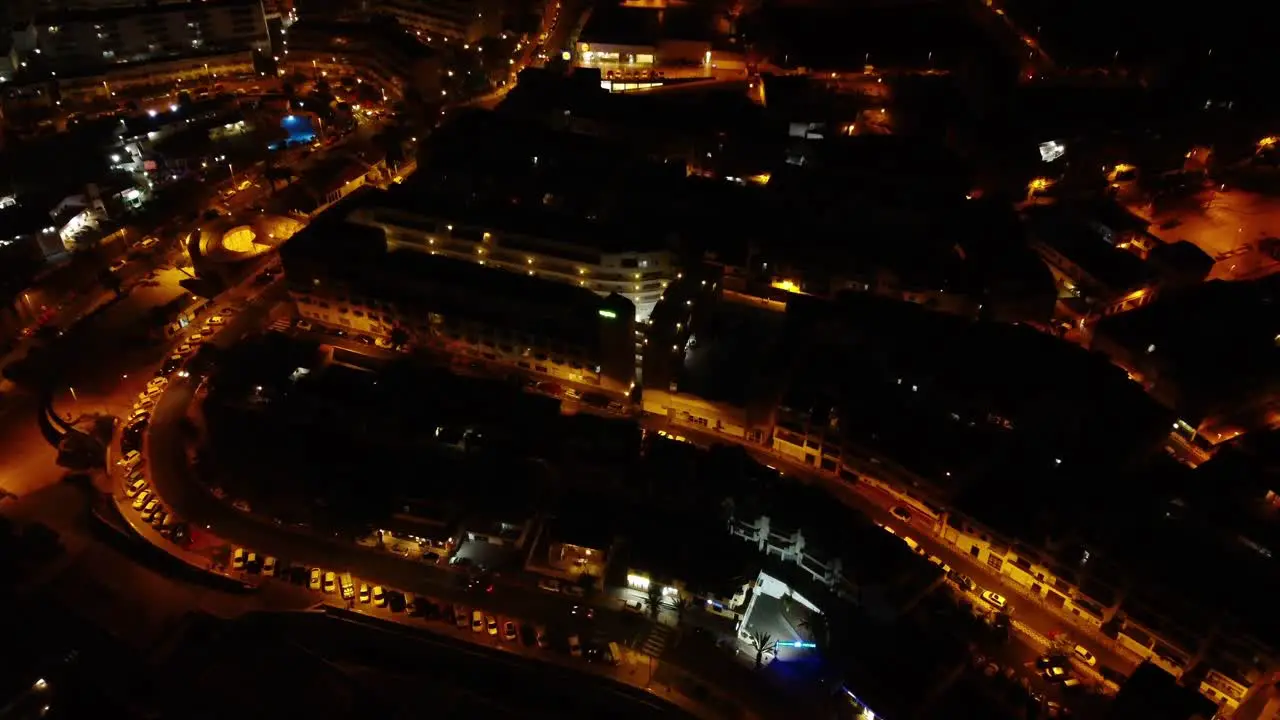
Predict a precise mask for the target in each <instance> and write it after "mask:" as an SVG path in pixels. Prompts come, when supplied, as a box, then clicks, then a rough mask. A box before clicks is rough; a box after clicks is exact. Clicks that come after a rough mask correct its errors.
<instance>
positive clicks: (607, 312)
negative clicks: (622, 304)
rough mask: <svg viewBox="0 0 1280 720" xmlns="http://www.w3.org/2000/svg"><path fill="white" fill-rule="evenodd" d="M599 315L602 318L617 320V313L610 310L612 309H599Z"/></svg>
mask: <svg viewBox="0 0 1280 720" xmlns="http://www.w3.org/2000/svg"><path fill="white" fill-rule="evenodd" d="M600 317H602V318H609V319H610V320H617V319H618V313H616V312H614V311H612V310H601V311H600Z"/></svg>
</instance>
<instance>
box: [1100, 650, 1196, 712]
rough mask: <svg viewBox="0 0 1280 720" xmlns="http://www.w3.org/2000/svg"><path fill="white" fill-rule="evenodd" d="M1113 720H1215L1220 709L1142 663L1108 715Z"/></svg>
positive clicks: (1119, 694) (1121, 691)
mask: <svg viewBox="0 0 1280 720" xmlns="http://www.w3.org/2000/svg"><path fill="white" fill-rule="evenodd" d="M1107 717H1108V718H1113V719H1114V720H1128V718H1146V719H1148V720H1213V719H1214V718H1216V717H1218V708H1217V707H1216V706H1215V705H1214V704H1213V703H1212V702H1210V701H1209V700H1207V699H1206V698H1204V697H1203V696H1201V695H1199V694H1198V693H1196V691H1195V690H1192V689H1191V688H1187V687H1183V686H1181V685H1179V684H1178V681H1177V680H1175V679H1174V677H1173V676H1172V675H1170V674H1169V673H1167V672H1165V671H1164V670H1161V669H1160V668H1158V667H1156V666H1154V665H1151V664H1150V663H1143V664H1142V665H1139V666H1138V669H1137V670H1134V671H1133V674H1132V675H1130V676H1129V679H1128V680H1126V681H1125V683H1124V685H1123V686H1122V687H1121V688H1120V692H1119V693H1117V694H1116V699H1115V701H1114V702H1113V703H1112V704H1111V709H1110V711H1109V713H1108V715H1107Z"/></svg>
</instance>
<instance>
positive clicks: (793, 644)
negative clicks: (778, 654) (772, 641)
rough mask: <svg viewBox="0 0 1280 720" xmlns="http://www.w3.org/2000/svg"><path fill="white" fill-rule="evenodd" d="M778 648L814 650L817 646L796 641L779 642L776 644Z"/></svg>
mask: <svg viewBox="0 0 1280 720" xmlns="http://www.w3.org/2000/svg"><path fill="white" fill-rule="evenodd" d="M778 647H789V648H805V649H810V648H816V647H818V645H817V644H816V643H811V642H802V641H800V640H796V641H794V642H780V643H778Z"/></svg>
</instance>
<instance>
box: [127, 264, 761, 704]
mask: <svg viewBox="0 0 1280 720" xmlns="http://www.w3.org/2000/svg"><path fill="white" fill-rule="evenodd" d="M282 291H283V286H282V285H277V286H276V287H275V288H273V291H272V294H271V295H268V296H267V297H264V298H263V299H262V300H261V301H259V302H254V303H251V304H249V305H248V306H247V307H245V308H244V309H243V310H242V311H241V312H240V313H238V314H237V315H235V316H234V317H232V318H231V319H230V320H229V321H228V323H227V325H226V326H225V328H224V330H223V331H222V332H221V333H219V334H218V335H217V336H216V337H215V338H214V339H213V340H212V342H214V343H215V344H219V345H225V344H229V343H231V342H234V340H235V339H236V338H239V337H242V336H244V335H245V334H248V333H251V332H255V331H257V330H258V329H260V328H261V326H262V325H263V323H264V321H265V320H266V318H267V316H268V314H269V313H270V308H271V305H272V304H273V301H274V300H276V299H279V298H280V297H281V296H282V295H283V292H282ZM272 295H274V297H273V296H272ZM194 392H195V387H194V386H193V385H192V384H191V381H189V380H180V379H176V378H175V379H174V380H172V381H171V382H170V384H169V386H168V389H167V390H166V391H165V393H164V394H163V396H162V397H161V400H160V402H159V403H157V405H156V407H155V409H154V411H153V414H152V417H151V422H150V426H149V430H148V443H147V447H148V466H147V467H148V473H149V480H150V482H151V484H152V486H153V487H154V489H155V491H156V493H157V495H158V496H159V497H160V498H162V499H163V501H164V503H165V504H166V505H167V506H168V507H170V508H171V509H172V510H173V511H174V512H175V513H176V514H177V515H178V516H179V517H182V518H184V519H186V520H188V521H189V522H191V523H192V524H194V525H198V526H205V527H207V528H208V530H209V531H210V532H211V533H213V534H215V535H217V536H218V537H219V538H222V539H224V540H227V541H230V542H233V543H235V544H236V545H239V546H243V547H245V548H247V549H249V550H253V551H256V552H258V553H259V554H261V555H264V556H265V555H273V556H275V557H277V558H280V559H282V560H285V561H290V562H294V563H300V564H304V565H306V566H309V567H321V568H325V569H332V570H334V571H338V572H341V571H351V572H352V573H353V575H356V576H358V577H359V578H362V579H363V580H364V581H365V582H368V583H369V584H371V585H372V584H375V583H376V584H381V585H384V586H386V587H388V588H395V589H398V590H402V591H409V592H414V593H416V594H419V595H422V596H426V597H429V598H433V599H436V600H441V601H447V602H451V603H459V604H461V605H463V606H464V607H467V608H479V609H483V610H484V611H485V612H487V613H492V614H493V615H495V616H498V617H502V618H509V619H513V620H516V621H519V622H533V623H540V624H543V625H546V626H547V627H548V628H551V629H553V632H554V630H555V629H557V628H558V629H560V631H561V632H569V631H571V630H573V631H579V632H581V633H582V634H583V635H584V636H587V635H595V636H597V637H600V638H602V639H616V640H622V641H624V642H625V641H626V640H629V639H633V638H634V637H635V636H636V635H637V633H642V632H644V627H645V625H644V621H643V620H642V619H641V618H639V617H637V616H635V615H633V614H630V613H623V612H620V611H618V610H610V609H604V608H602V609H600V610H599V611H598V612H597V613H596V616H595V619H594V620H592V621H589V622H586V621H583V620H581V618H580V617H574V616H572V615H571V614H570V612H569V610H570V608H571V606H572V605H573V604H574V603H575V602H581V601H580V600H574V599H573V598H571V597H568V596H565V595H560V594H553V593H548V592H545V591H542V590H539V589H537V588H535V587H533V586H532V585H531V584H529V583H527V581H524V580H522V579H521V578H519V577H510V576H497V577H495V578H494V589H493V591H492V592H483V591H481V590H468V589H467V588H466V575H465V574H464V573H463V572H461V571H458V570H454V569H452V568H449V567H448V566H439V565H435V564H431V563H424V562H419V561H413V560H406V559H403V558H400V557H397V556H395V555H392V554H390V553H387V552H382V551H378V550H374V549H369V548H364V547H361V546H358V545H356V544H355V543H354V542H352V541H351V540H350V539H344V538H337V537H335V538H332V539H325V538H320V537H317V536H315V535H312V534H310V533H305V532H302V531H295V530H293V529H291V528H288V527H281V526H278V525H276V524H275V523H274V522H272V521H271V520H270V519H268V518H263V517H258V516H254V515H251V514H246V513H241V512H239V511H237V510H235V509H233V508H232V507H230V506H229V505H227V504H225V503H224V502H223V501H221V500H218V499H217V498H215V497H214V496H213V495H212V494H211V493H210V492H209V491H208V490H207V489H206V488H204V487H203V486H201V485H199V484H198V483H196V482H195V481H194V480H193V479H192V475H191V471H190V467H189V464H188V457H187V452H186V447H185V440H184V438H183V435H182V431H181V430H180V423H179V420H180V418H182V417H183V416H184V415H185V413H186V412H187V409H188V407H189V406H190V404H191V402H192V400H193V396H194ZM275 582H281V581H275ZM269 584H270V583H269ZM317 599H318V598H317ZM596 602H600V601H599V600H597V601H596ZM607 602H608V604H609V605H610V606H612V607H615V608H617V607H619V606H620V603H619V602H617V601H614V600H610V601H607ZM754 694H756V693H754V692H753V691H748V695H749V696H750V695H754ZM760 695H761V697H759V698H756V697H744V698H740V700H741V701H742V702H744V703H747V704H750V706H751V707H752V708H753V709H757V710H759V709H760V708H762V707H763V708H770V707H771V706H772V705H771V703H773V702H776V698H772V697H771V696H769V695H768V694H765V693H760ZM761 712H764V711H761Z"/></svg>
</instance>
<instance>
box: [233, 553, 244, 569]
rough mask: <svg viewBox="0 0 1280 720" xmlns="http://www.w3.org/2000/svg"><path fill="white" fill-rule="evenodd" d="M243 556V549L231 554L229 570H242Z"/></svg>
mask: <svg viewBox="0 0 1280 720" xmlns="http://www.w3.org/2000/svg"><path fill="white" fill-rule="evenodd" d="M244 556H245V552H244V548H236V551H235V552H233V553H231V569H233V570H243V569H244Z"/></svg>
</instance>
